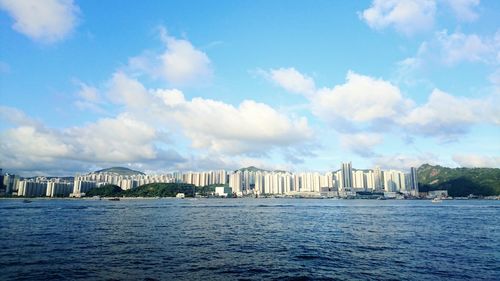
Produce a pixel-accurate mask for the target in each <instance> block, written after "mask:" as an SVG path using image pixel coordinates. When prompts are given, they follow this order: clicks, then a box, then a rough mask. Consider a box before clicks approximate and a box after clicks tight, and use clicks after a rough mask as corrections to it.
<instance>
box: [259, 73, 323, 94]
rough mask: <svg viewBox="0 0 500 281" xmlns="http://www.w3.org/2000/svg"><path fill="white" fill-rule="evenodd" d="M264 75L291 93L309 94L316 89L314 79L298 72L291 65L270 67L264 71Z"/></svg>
mask: <svg viewBox="0 0 500 281" xmlns="http://www.w3.org/2000/svg"><path fill="white" fill-rule="evenodd" d="M266 76H268V77H269V79H271V80H272V81H274V82H275V83H276V84H278V85H279V86H281V87H283V88H284V89H285V90H287V91H289V92H292V93H297V94H303V95H310V94H312V93H314V91H315V90H316V86H315V85H314V80H313V79H312V78H310V77H308V76H307V75H304V74H302V73H300V72H298V71H297V70H296V69H295V68H293V67H291V68H278V69H271V70H270V71H269V72H266Z"/></svg>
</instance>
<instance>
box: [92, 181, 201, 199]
mask: <svg viewBox="0 0 500 281" xmlns="http://www.w3.org/2000/svg"><path fill="white" fill-rule="evenodd" d="M195 191H196V187H195V186H194V185H192V184H186V183H150V184H145V185H141V186H139V187H137V188H134V189H129V190H122V189H121V188H120V187H119V186H116V185H106V186H103V187H98V188H94V189H91V190H89V191H88V192H87V194H86V196H89V197H92V196H105V197H122V196H124V197H175V195H177V193H184V194H185V196H186V197H193V196H194V193H195Z"/></svg>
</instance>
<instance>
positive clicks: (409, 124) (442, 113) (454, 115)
mask: <svg viewBox="0 0 500 281" xmlns="http://www.w3.org/2000/svg"><path fill="white" fill-rule="evenodd" d="M491 102H493V104H492V103H491ZM495 102H498V97H497V96H491V97H488V98H485V99H471V98H464V97H455V96H452V95H450V94H448V93H446V92H443V91H441V90H439V89H434V90H433V91H432V93H431V95H430V96H429V99H428V101H427V103H425V104H423V105H420V106H417V107H414V108H413V109H412V110H411V111H410V112H409V113H408V114H407V115H404V116H402V117H401V118H400V119H398V122H399V123H400V124H401V125H403V126H404V127H405V128H406V129H407V130H409V131H411V132H414V133H418V134H422V135H427V136H438V137H440V138H441V139H442V140H443V141H449V140H455V138H456V137H457V136H459V135H461V134H464V133H466V132H467V131H468V129H469V128H470V126H471V125H472V124H475V123H490V124H496V125H498V124H500V123H499V119H498V117H497V115H498V114H497V112H498V109H497V108H495V104H496V103H495Z"/></svg>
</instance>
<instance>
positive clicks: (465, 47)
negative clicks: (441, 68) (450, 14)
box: [436, 30, 500, 64]
mask: <svg viewBox="0 0 500 281" xmlns="http://www.w3.org/2000/svg"><path fill="white" fill-rule="evenodd" d="M436 39H437V43H438V46H439V50H440V51H441V57H442V60H443V62H444V63H446V64H456V63H458V62H461V61H468V62H484V63H488V62H489V61H491V59H492V58H493V61H494V59H495V57H494V56H495V55H496V53H495V49H496V48H495V47H498V46H500V44H499V45H498V46H495V45H496V44H497V43H496V42H494V41H493V40H492V39H483V38H481V37H480V36H479V35H477V34H464V33H461V32H455V33H452V34H448V31H447V30H443V31H441V32H437V33H436ZM498 43H500V42H498Z"/></svg>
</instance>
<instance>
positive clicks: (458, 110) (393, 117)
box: [306, 61, 500, 156]
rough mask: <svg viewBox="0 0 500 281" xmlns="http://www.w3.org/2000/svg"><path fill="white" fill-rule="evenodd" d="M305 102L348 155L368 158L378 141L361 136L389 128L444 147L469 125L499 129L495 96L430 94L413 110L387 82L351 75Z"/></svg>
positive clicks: (499, 119) (499, 122) (497, 101)
mask: <svg viewBox="0 0 500 281" xmlns="http://www.w3.org/2000/svg"><path fill="white" fill-rule="evenodd" d="M413 63H415V62H413V61H409V62H408V64H413ZM493 78H494V77H493ZM306 97H307V98H308V99H309V102H310V104H309V107H310V109H311V111H312V112H313V113H314V114H315V115H316V116H318V117H319V118H320V119H321V120H323V121H325V122H326V123H327V124H330V125H331V126H332V127H333V128H335V129H336V130H337V131H338V132H340V133H341V134H342V135H341V136H340V141H341V144H343V146H344V148H348V149H350V150H352V151H354V150H353V149H352V148H353V147H358V144H359V145H361V146H364V147H366V148H367V149H366V150H363V151H367V153H368V154H372V152H371V150H370V146H371V147H373V146H375V144H378V143H379V142H378V138H369V137H368V136H369V135H366V133H367V132H368V133H370V132H374V131H375V130H376V131H377V132H380V131H390V130H391V129H392V130H394V129H395V130H400V131H401V132H405V133H407V134H409V136H411V135H420V136H431V137H437V138H438V139H439V140H440V141H442V142H447V141H454V140H456V139H457V137H458V136H460V135H462V134H465V133H467V132H468V131H469V129H470V127H471V126H472V125H474V124H491V125H500V115H498V106H497V105H498V104H499V103H500V95H498V94H491V95H488V96H483V97H481V98H465V97H456V96H453V95H451V94H449V93H446V92H443V91H441V90H439V89H434V90H433V91H432V92H431V94H430V95H429V97H428V101H427V102H426V103H424V104H421V105H417V104H416V102H414V101H412V100H410V99H407V98H405V97H404V96H403V95H402V93H401V91H400V90H399V88H398V87H397V86H395V85H393V84H391V83H390V82H388V81H385V80H382V79H376V78H373V77H370V76H365V75H361V74H357V73H355V72H352V71H349V72H348V74H347V78H346V82H345V83H344V84H340V85H336V86H335V87H333V88H320V89H318V90H316V92H315V93H313V94H310V95H307V96H306ZM363 132H364V133H363ZM353 133H354V134H353ZM407 137H408V136H407ZM348 140H349V141H350V142H352V144H349V141H348ZM367 140H370V142H373V143H370V142H367ZM354 152H356V151H354ZM359 152H360V151H357V152H356V153H358V154H360V153H359ZM368 154H367V155H368ZM360 155H361V154H360ZM367 155H365V156H367Z"/></svg>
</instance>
